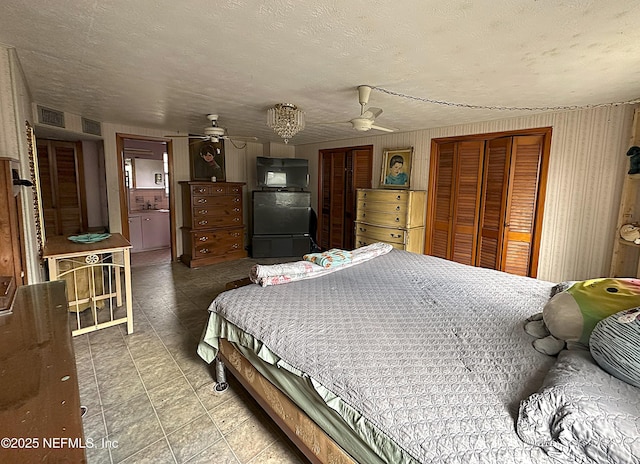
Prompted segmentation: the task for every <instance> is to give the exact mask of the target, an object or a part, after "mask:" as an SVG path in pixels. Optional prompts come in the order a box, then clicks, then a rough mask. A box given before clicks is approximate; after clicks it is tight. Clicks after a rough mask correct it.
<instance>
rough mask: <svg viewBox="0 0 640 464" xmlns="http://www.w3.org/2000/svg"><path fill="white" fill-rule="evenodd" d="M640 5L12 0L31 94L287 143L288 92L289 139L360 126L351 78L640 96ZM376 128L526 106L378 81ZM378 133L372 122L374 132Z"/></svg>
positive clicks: (474, 90)
mask: <svg viewBox="0 0 640 464" xmlns="http://www.w3.org/2000/svg"><path fill="white" fill-rule="evenodd" d="M639 25H640V2H638V1H637V0H609V1H603V0H600V1H598V0H593V1H587V0H584V1H582V0H566V1H563V0H491V1H489V0H485V1H482V0H475V1H473V0H466V1H465V0H441V1H430V0H402V1H398V0H395V1H379V0H367V1H362V0H349V1H338V0H333V1H331V0H315V1H313V2H311V1H307V2H300V1H294V0H267V1H244V0H215V1H211V0H207V1H205V0H189V1H186V2H176V1H166V0H154V1H151V0H147V1H130V0H102V1H88V0H65V1H55V2H42V1H40V2H35V1H32V0H3V1H2V4H1V5H0V42H2V43H4V44H6V45H8V46H12V47H15V48H16V50H17V53H18V57H19V59H20V62H21V64H22V66H23V69H24V72H25V75H26V78H27V82H28V84H29V87H30V90H31V92H32V97H33V99H34V101H36V102H37V103H40V104H43V105H46V106H49V107H51V108H54V109H58V110H63V111H69V112H72V113H76V114H80V115H82V116H85V117H87V118H90V119H94V120H98V121H105V122H117V123H123V124H131V125H136V126H142V127H150V128H160V129H163V130H167V131H169V130H180V131H188V132H192V133H201V132H202V129H203V127H204V126H205V125H207V124H208V121H207V119H206V117H205V115H206V114H207V113H218V114H219V115H220V120H219V123H220V125H221V126H224V127H226V128H227V129H228V131H229V133H230V134H231V135H246V136H257V137H259V139H260V141H264V142H267V141H278V140H279V139H278V137H277V136H276V135H275V134H273V132H272V131H271V129H269V128H268V127H267V126H266V110H267V108H269V107H270V106H273V105H274V104H275V103H280V102H289V103H294V104H296V105H298V106H299V107H300V108H301V109H302V110H304V111H305V113H306V119H307V127H306V128H305V130H304V131H303V132H301V133H300V134H298V135H296V136H295V137H294V138H293V139H292V141H291V143H292V144H300V143H310V142H318V141H323V140H332V139H342V138H350V137H354V136H357V135H358V133H357V132H355V131H354V130H353V129H351V126H350V125H349V124H335V125H324V124H314V123H318V122H328V121H343V120H344V121H346V120H349V119H351V118H353V117H355V116H357V115H358V114H359V111H360V105H359V104H358V98H357V91H356V87H357V86H358V85H360V84H368V85H372V86H377V87H380V88H384V89H388V90H391V91H394V92H399V93H402V94H406V95H410V96H414V97H418V98H425V99H435V100H443V101H448V102H457V103H469V104H474V105H483V106H495V105H499V106H509V107H512V106H515V107H546V106H564V105H588V104H597V103H604V102H616V101H625V100H632V99H636V98H638V97H640V26H639ZM370 105H372V106H376V107H380V108H383V109H384V113H383V114H382V115H381V116H380V117H379V118H378V119H377V121H376V123H377V124H380V125H384V126H391V127H396V128H399V129H400V130H401V131H408V130H415V129H424V128H429V127H440V126H449V125H453V124H459V123H466V122H474V121H481V120H489V119H501V118H505V117H511V116H517V115H520V114H523V113H524V112H522V111H504V110H487V109H468V108H457V107H450V106H443V105H437V104H433V103H428V102H424V101H420V100H416V99H407V98H403V97H398V96H393V95H389V94H387V93H384V92H381V91H379V90H376V89H374V91H373V92H372V94H371V99H370ZM374 133H381V132H376V131H372V132H371V134H374Z"/></svg>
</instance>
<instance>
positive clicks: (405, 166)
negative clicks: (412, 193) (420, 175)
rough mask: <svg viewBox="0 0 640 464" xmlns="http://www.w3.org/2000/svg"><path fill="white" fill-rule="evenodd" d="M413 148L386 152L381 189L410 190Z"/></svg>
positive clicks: (384, 153) (384, 154) (383, 155)
mask: <svg viewBox="0 0 640 464" xmlns="http://www.w3.org/2000/svg"><path fill="white" fill-rule="evenodd" d="M412 158H413V147H409V148H396V149H393V150H384V152H383V153H382V169H381V175H380V187H381V188H389V189H408V188H409V182H410V180H411V161H412Z"/></svg>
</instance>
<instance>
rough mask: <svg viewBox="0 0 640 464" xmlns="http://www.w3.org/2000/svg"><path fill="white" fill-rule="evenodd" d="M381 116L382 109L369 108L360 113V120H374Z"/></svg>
mask: <svg viewBox="0 0 640 464" xmlns="http://www.w3.org/2000/svg"><path fill="white" fill-rule="evenodd" d="M381 114H382V108H375V107H373V106H372V107H369V108H367V109H366V111H365V112H364V113H362V116H360V117H361V118H367V119H375V118H377V117H378V116H380V115H381Z"/></svg>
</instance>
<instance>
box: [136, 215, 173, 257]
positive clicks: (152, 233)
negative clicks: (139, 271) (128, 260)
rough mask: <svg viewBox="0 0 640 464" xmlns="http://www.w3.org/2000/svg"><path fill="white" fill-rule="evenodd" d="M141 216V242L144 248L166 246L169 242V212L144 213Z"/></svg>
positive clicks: (151, 248) (150, 248)
mask: <svg viewBox="0 0 640 464" xmlns="http://www.w3.org/2000/svg"><path fill="white" fill-rule="evenodd" d="M141 218H142V243H143V244H144V249H145V250H153V249H156V248H166V247H168V246H169V244H170V240H171V238H170V236H169V213H156V212H152V213H146V214H143V215H142V216H141Z"/></svg>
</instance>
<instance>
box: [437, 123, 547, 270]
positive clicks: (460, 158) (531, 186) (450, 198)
mask: <svg viewBox="0 0 640 464" xmlns="http://www.w3.org/2000/svg"><path fill="white" fill-rule="evenodd" d="M550 142H551V128H541V129H531V130H527V131H518V132H515V133H499V134H483V135H477V136H468V137H454V138H446V139H434V140H433V141H432V147H431V153H432V157H431V166H430V178H429V199H430V200H429V204H428V211H427V215H428V219H427V221H428V223H427V231H428V232H427V237H426V247H425V252H426V253H427V254H431V255H434V256H438V257H441V258H445V259H449V260H451V261H456V262H459V263H463V264H468V265H472V266H479V267H486V268H490V269H498V270H501V271H505V272H509V273H511V274H518V275H527V276H531V277H535V276H536V273H537V267H538V251H539V245H540V232H541V224H542V213H543V205H544V192H545V185H546V175H547V166H548V158H549V147H550Z"/></svg>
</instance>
